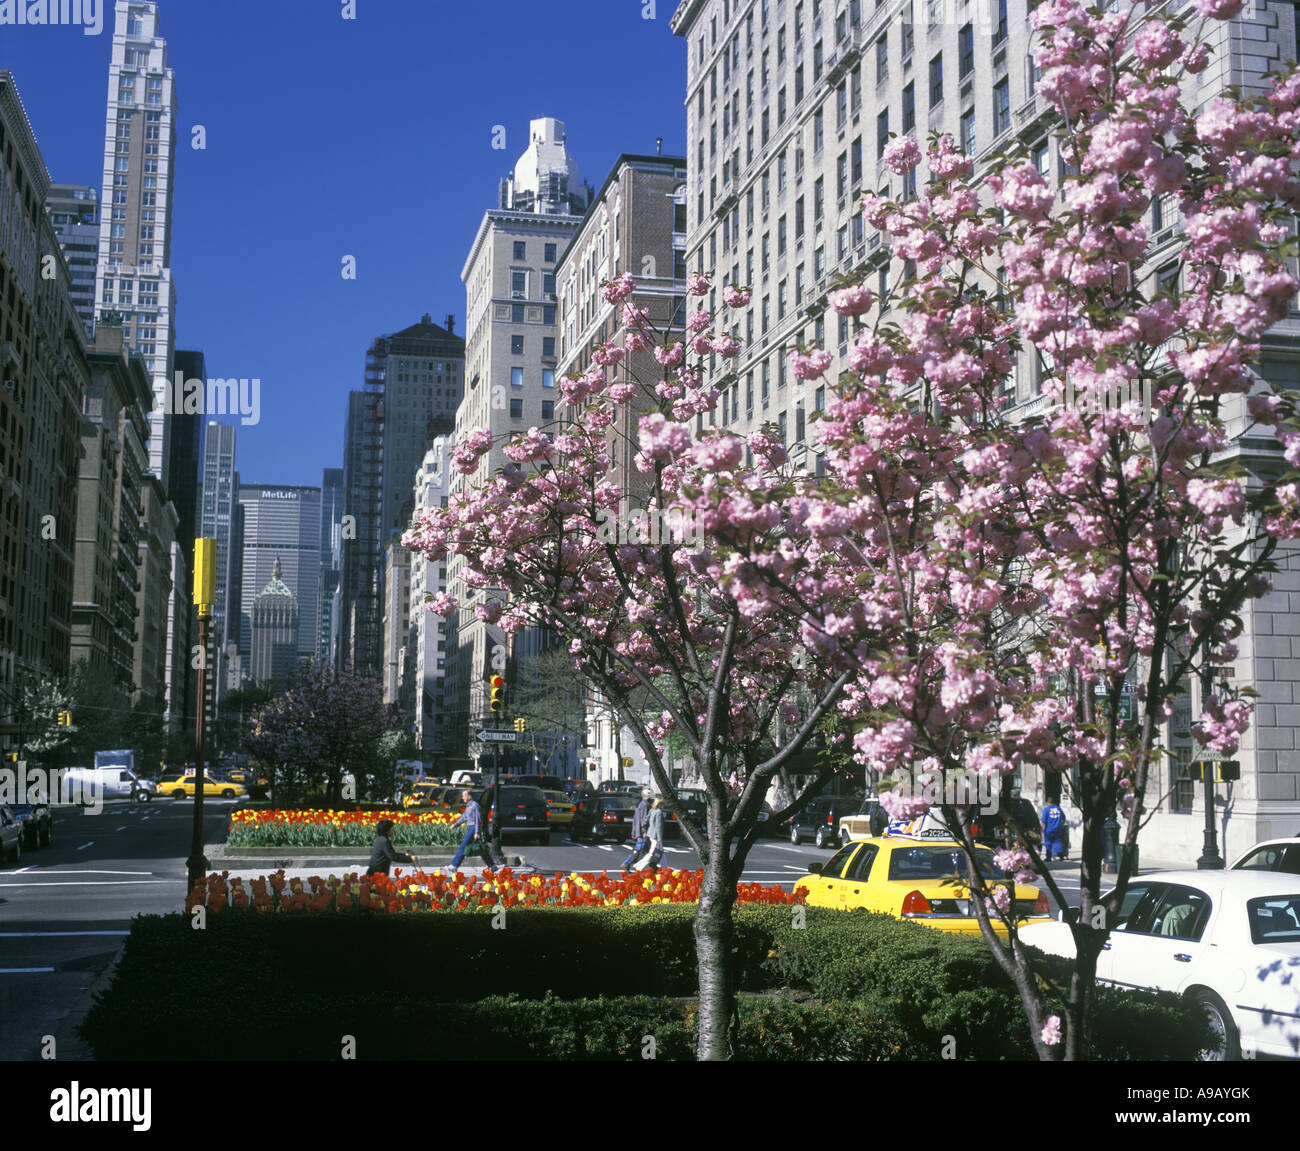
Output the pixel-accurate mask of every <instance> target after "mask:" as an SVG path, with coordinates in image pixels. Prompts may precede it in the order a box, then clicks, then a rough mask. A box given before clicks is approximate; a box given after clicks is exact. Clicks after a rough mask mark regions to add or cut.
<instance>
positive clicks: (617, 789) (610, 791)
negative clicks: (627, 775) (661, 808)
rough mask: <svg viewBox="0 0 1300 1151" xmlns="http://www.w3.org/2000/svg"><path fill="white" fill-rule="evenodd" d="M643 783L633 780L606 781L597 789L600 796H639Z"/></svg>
mask: <svg viewBox="0 0 1300 1151" xmlns="http://www.w3.org/2000/svg"><path fill="white" fill-rule="evenodd" d="M643 787H645V784H644V783H637V782H636V780H633V779H607V780H605V781H604V783H602V784H601V785H600V787H599V788H597V791H598V792H599V793H600V794H601V795H637V796H639V795H640V794H641V789H642V788H643Z"/></svg>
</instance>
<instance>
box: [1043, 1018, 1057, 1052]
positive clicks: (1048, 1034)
mask: <svg viewBox="0 0 1300 1151" xmlns="http://www.w3.org/2000/svg"><path fill="white" fill-rule="evenodd" d="M1038 1038H1039V1040H1040V1041H1041V1042H1042V1043H1044V1044H1045V1045H1046V1046H1048V1047H1056V1046H1057V1045H1058V1044H1059V1043H1060V1042H1061V1017H1060V1016H1059V1015H1049V1016H1048V1017H1047V1022H1046V1023H1044V1024H1043V1029H1042V1031H1040V1032H1039V1033H1038Z"/></svg>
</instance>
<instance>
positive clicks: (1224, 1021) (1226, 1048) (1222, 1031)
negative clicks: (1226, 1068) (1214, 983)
mask: <svg viewBox="0 0 1300 1151" xmlns="http://www.w3.org/2000/svg"><path fill="white" fill-rule="evenodd" d="M1192 999H1193V1000H1194V1001H1195V1002H1197V1003H1199V1004H1200V1005H1201V1009H1202V1010H1203V1011H1204V1012H1205V1015H1206V1018H1207V1019H1208V1020H1209V1023H1210V1033H1211V1036H1212V1039H1211V1043H1212V1044H1213V1046H1211V1047H1209V1048H1207V1049H1206V1050H1204V1051H1202V1052H1201V1054H1200V1058H1201V1060H1202V1061H1205V1062H1214V1063H1219V1062H1223V1061H1232V1062H1235V1061H1237V1060H1239V1059H1240V1058H1241V1035H1240V1033H1239V1032H1238V1031H1237V1025H1236V1024H1235V1023H1234V1022H1233V1021H1232V1012H1231V1011H1229V1010H1228V1008H1227V1007H1226V1006H1225V1005H1224V1002H1223V1000H1222V999H1220V998H1219V997H1218V996H1217V995H1215V994H1214V992H1213V991H1204V990H1202V991H1197V992H1196V993H1194V994H1193V996H1192Z"/></svg>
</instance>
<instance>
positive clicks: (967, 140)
mask: <svg viewBox="0 0 1300 1151" xmlns="http://www.w3.org/2000/svg"><path fill="white" fill-rule="evenodd" d="M961 147H962V151H963V152H965V153H966V155H968V156H973V155H975V109H974V108H968V109H967V110H966V111H965V112H963V113H962V114H961Z"/></svg>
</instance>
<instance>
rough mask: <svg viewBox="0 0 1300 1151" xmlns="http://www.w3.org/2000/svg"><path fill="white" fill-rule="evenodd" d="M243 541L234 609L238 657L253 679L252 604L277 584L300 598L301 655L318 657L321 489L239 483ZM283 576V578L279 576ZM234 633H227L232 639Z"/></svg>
mask: <svg viewBox="0 0 1300 1151" xmlns="http://www.w3.org/2000/svg"><path fill="white" fill-rule="evenodd" d="M238 499H239V511H240V517H239V518H240V521H241V523H242V534H243V541H242V545H241V547H240V552H241V555H240V561H241V562H240V590H239V600H238V603H237V604H236V603H235V601H234V600H233V599H232V601H231V604H230V609H231V611H232V612H233V611H235V610H236V609H237V610H238V613H239V638H238V642H239V657H240V661H241V664H242V668H243V670H244V672H245V673H246V674H248V675H252V674H253V672H252V667H253V663H252V657H253V601H254V600H255V599H256V598H257V596H258V595H259V594H261V592H262V591H263V590H264V589H265V588H266V586H267V585H268V584H269V583H271V582H272V581H273V580H278V581H280V582H281V583H283V584H284V585H285V586H286V587H288V588H289V590H290V591H291V592H293V594H294V596H295V597H296V598H297V618H298V620H299V621H303V622H305V621H311V622H310V623H308V625H307V626H305V627H304V626H301V625H299V626H298V640H297V645H298V648H297V650H298V656H299V658H302V659H315V658H316V656H317V655H318V654H319V651H320V632H319V626H318V625H317V623H316V622H315V621H316V620H317V619H318V618H319V607H318V605H317V596H318V595H319V594H320V566H321V556H320V515H321V507H320V503H321V490H320V488H314V487H288V486H271V485H264V484H247V483H241V484H240V485H239V494H238ZM276 573H279V574H276ZM229 634H230V633H229V632H228V635H229Z"/></svg>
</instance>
